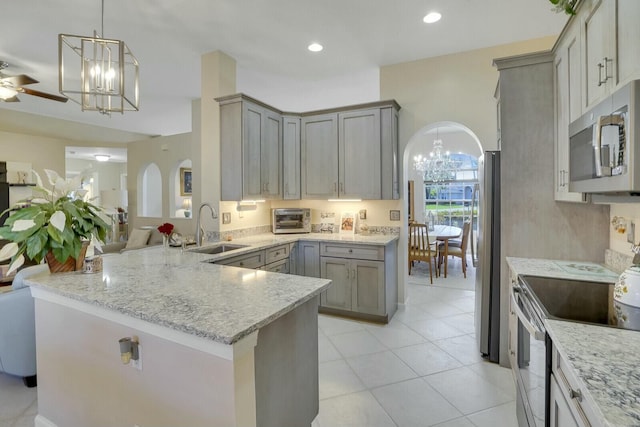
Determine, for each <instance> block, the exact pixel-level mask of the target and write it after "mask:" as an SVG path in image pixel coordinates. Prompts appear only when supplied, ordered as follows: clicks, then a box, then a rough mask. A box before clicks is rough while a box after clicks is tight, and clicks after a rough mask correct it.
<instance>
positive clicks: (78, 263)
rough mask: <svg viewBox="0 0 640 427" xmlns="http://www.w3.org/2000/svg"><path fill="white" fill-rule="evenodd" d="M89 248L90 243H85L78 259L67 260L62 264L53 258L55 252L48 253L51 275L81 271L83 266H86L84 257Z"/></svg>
mask: <svg viewBox="0 0 640 427" xmlns="http://www.w3.org/2000/svg"><path fill="white" fill-rule="evenodd" d="M88 247H89V242H83V243H82V248H81V249H80V254H79V255H78V259H74V258H71V257H69V258H67V260H66V261H65V262H60V261H58V260H57V259H56V257H55V256H53V252H51V251H49V252H48V253H47V256H46V259H47V265H49V271H50V272H51V273H66V272H69V271H81V270H82V265H83V264H84V257H85V255H86V253H87V248H88Z"/></svg>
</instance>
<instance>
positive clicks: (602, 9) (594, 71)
mask: <svg viewBox="0 0 640 427" xmlns="http://www.w3.org/2000/svg"><path fill="white" fill-rule="evenodd" d="M578 17H579V18H580V22H581V24H582V29H583V33H584V35H583V48H584V50H583V51H584V68H583V73H582V74H583V76H584V79H585V85H584V91H585V96H584V99H583V101H584V102H585V107H586V108H589V107H591V106H592V105H594V104H595V103H596V102H598V101H600V100H601V99H603V98H604V97H605V96H607V95H608V94H609V93H611V92H612V91H613V90H615V89H616V88H617V87H619V86H620V85H623V84H625V83H627V82H629V81H630V80H633V79H637V78H639V77H640V55H638V51H637V46H638V39H639V38H640V26H639V25H638V19H640V2H638V1H637V0H585V1H584V2H583V4H582V5H581V6H580V8H579V9H578Z"/></svg>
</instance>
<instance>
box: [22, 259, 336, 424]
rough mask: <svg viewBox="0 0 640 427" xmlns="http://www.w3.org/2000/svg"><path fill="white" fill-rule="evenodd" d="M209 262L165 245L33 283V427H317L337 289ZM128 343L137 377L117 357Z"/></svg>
mask: <svg viewBox="0 0 640 427" xmlns="http://www.w3.org/2000/svg"><path fill="white" fill-rule="evenodd" d="M211 258H212V256H211V255H205V254H197V253H191V252H188V251H181V250H179V249H165V248H159V247H158V248H149V249H144V250H139V251H130V252H127V253H126V254H121V255H114V256H105V257H104V270H103V272H101V273H98V274H82V273H67V274H55V275H40V276H34V277H32V278H30V280H28V282H27V284H29V285H30V286H31V289H32V294H33V295H34V298H35V305H36V345H37V363H38V383H39V384H38V411H39V414H38V416H37V417H36V426H39V427H44V426H47V427H54V426H59V427H62V426H65V427H67V426H68V427H73V426H87V425H91V426H134V425H138V426H141V427H143V426H176V425H185V426H187V425H188V426H205V425H206V426H302V425H310V424H311V421H312V420H313V419H314V418H315V416H316V415H317V412H318V336H317V334H318V329H317V311H318V300H319V294H320V293H321V292H322V291H323V290H325V289H326V288H327V287H328V286H329V285H330V283H331V282H330V281H329V280H326V279H317V278H307V277H300V276H289V275H283V274H277V273H269V272H265V271H260V270H246V269H242V268H236V267H227V266H220V265H215V264H211V263H208V262H203V261H206V260H209V259H211ZM124 337H133V338H135V339H137V340H138V341H139V343H140V349H141V351H140V363H138V364H137V367H132V365H131V364H127V365H125V364H123V363H122V361H121V359H120V348H119V343H118V340H119V339H120V338H124Z"/></svg>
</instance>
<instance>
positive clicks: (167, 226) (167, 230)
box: [158, 222, 173, 236]
mask: <svg viewBox="0 0 640 427" xmlns="http://www.w3.org/2000/svg"><path fill="white" fill-rule="evenodd" d="M158 231H159V232H161V233H162V234H166V235H167V236H170V235H171V232H172V231H173V224H171V223H169V222H165V223H164V224H162V225H161V226H159V227H158Z"/></svg>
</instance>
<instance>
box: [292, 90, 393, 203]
mask: <svg viewBox="0 0 640 427" xmlns="http://www.w3.org/2000/svg"><path fill="white" fill-rule="evenodd" d="M363 107H368V108H363ZM398 110H399V106H398V104H396V103H395V102H394V101H383V102H379V103H373V104H367V105H360V106H357V107H351V108H345V109H341V110H340V111H337V112H335V113H333V112H331V113H324V114H317V115H316V114H314V115H309V116H304V117H303V118H302V126H301V145H302V149H301V151H302V161H301V164H302V168H301V175H302V179H301V183H302V195H301V197H302V198H303V199H330V198H343V199H368V200H380V199H398V198H399V197H400V186H399V180H398Z"/></svg>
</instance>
